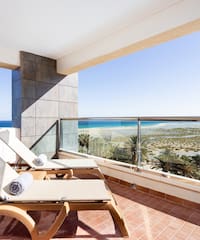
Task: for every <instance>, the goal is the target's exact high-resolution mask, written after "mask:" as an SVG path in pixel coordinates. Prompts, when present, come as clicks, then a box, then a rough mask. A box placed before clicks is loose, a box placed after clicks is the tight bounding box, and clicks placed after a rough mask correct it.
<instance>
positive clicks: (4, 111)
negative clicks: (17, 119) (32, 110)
mask: <svg viewBox="0 0 200 240" xmlns="http://www.w3.org/2000/svg"><path fill="white" fill-rule="evenodd" d="M11 74H12V73H11V71H10V70H7V69H2V68H0V120H10V119H11V102H12V97H11Z"/></svg>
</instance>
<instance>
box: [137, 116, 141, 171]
mask: <svg viewBox="0 0 200 240" xmlns="http://www.w3.org/2000/svg"><path fill="white" fill-rule="evenodd" d="M137 166H138V167H140V166H141V121H140V118H138V124H137Z"/></svg>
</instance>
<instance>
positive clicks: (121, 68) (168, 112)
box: [79, 32, 200, 116]
mask: <svg viewBox="0 0 200 240" xmlns="http://www.w3.org/2000/svg"><path fill="white" fill-rule="evenodd" d="M199 104H200V32H197V33H193V34H191V35H187V36H184V37H181V38H178V39H176V40H173V41H170V42H166V43H164V44H161V45H158V46H156V47H152V48H149V49H145V50H142V51H138V52H136V53H134V54H131V55H129V56H125V57H122V58H119V59H116V60H113V61H110V62H107V63H105V64H101V65H97V66H95V67H92V68H89V69H86V70H84V71H81V72H80V73H79V116H172V115H173V116H199V115H200V114H199V112H200V111H199Z"/></svg>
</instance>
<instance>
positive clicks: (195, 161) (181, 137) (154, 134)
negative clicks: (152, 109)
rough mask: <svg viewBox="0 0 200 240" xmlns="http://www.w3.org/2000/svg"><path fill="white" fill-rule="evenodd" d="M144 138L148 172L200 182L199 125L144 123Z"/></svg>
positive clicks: (142, 149) (142, 142)
mask: <svg viewBox="0 0 200 240" xmlns="http://www.w3.org/2000/svg"><path fill="white" fill-rule="evenodd" d="M141 136H142V137H141V159H142V166H143V167H144V168H145V169H157V170H161V171H164V172H169V173H173V174H177V175H181V176H185V177H190V178H196V179H200V171H199V170H200V122H191V121H190V122H189V121H187V122H186V121H142V122H141Z"/></svg>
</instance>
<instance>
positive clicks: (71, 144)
mask: <svg viewBox="0 0 200 240" xmlns="http://www.w3.org/2000/svg"><path fill="white" fill-rule="evenodd" d="M60 148H62V149H64V150H67V151H74V152H78V120H61V123H60Z"/></svg>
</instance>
